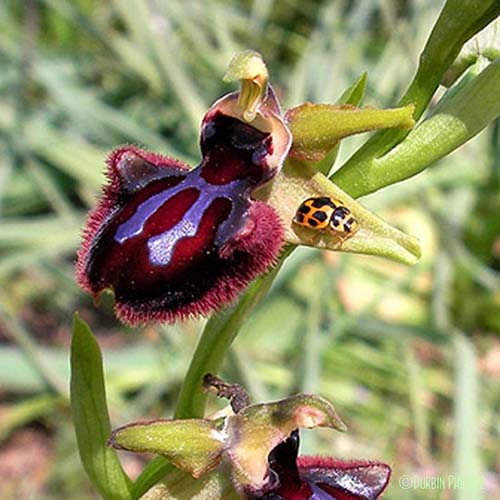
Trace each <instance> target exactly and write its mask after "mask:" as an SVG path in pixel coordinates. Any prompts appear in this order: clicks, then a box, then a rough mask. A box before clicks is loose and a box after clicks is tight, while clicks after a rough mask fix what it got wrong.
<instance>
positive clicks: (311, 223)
mask: <svg viewBox="0 0 500 500" xmlns="http://www.w3.org/2000/svg"><path fill="white" fill-rule="evenodd" d="M307 222H308V224H309V225H310V226H311V227H316V226H317V225H318V221H316V220H314V219H309V220H308V221H307Z"/></svg>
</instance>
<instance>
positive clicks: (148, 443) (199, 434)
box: [108, 419, 223, 478]
mask: <svg viewBox="0 0 500 500" xmlns="http://www.w3.org/2000/svg"><path fill="white" fill-rule="evenodd" d="M108 444H109V445H110V446H112V447H114V448H117V449H123V450H128V451H134V452H151V453H155V454H157V455H162V456H163V457H165V458H167V459H168V460H169V461H170V462H171V463H172V464H173V465H175V466H176V467H178V468H179V469H181V470H183V471H185V472H188V473H189V474H191V475H192V476H193V477H195V478H198V477H201V476H203V475H204V474H206V473H207V472H209V471H211V470H212V469H214V468H215V467H217V465H218V464H219V462H220V457H221V453H222V450H223V434H222V433H221V432H220V431H219V429H218V427H217V422H214V421H211V420H204V419H185V420H163V419H162V420H152V421H150V422H137V423H133V424H129V425H125V426H123V427H120V428H118V429H115V430H114V431H113V433H112V434H111V437H110V439H109V442H108Z"/></svg>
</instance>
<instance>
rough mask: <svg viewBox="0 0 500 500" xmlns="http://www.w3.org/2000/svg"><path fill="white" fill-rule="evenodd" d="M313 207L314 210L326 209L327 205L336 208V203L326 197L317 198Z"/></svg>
mask: <svg viewBox="0 0 500 500" xmlns="http://www.w3.org/2000/svg"><path fill="white" fill-rule="evenodd" d="M311 205H312V206H313V207H314V208H321V207H324V206H325V205H327V206H329V207H332V208H335V203H333V202H332V200H331V199H330V198H328V197H326V196H323V197H321V198H315V199H314V200H313V202H312V203H311Z"/></svg>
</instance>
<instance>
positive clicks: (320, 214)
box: [312, 210, 327, 222]
mask: <svg viewBox="0 0 500 500" xmlns="http://www.w3.org/2000/svg"><path fill="white" fill-rule="evenodd" d="M312 216H313V217H314V218H315V219H316V220H319V221H320V222H325V220H326V217H327V215H326V214H325V212H322V211H321V210H316V212H314V213H313V214H312Z"/></svg>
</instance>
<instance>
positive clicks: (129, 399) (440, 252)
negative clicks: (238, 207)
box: [0, 0, 500, 500]
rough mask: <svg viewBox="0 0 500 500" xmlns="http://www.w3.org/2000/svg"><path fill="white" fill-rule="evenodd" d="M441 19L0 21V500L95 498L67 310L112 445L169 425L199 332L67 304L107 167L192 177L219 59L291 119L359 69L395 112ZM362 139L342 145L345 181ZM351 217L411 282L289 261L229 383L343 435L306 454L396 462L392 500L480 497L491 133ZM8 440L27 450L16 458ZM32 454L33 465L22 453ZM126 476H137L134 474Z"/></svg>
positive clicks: (56, 5)
mask: <svg viewBox="0 0 500 500" xmlns="http://www.w3.org/2000/svg"><path fill="white" fill-rule="evenodd" d="M438 4H439V3H437V2H434V1H432V0H406V1H390V0H379V1H377V2H375V1H374V2H366V1H361V0H352V1H330V2H328V1H314V2H299V1H298V0H285V1H279V2H278V1H272V0H254V1H249V0H248V1H245V2H236V1H231V0H227V1H222V0H207V1H201V0H192V1H190V2H181V1H180V0H168V1H167V0H164V1H161V0H154V1H153V0H151V1H146V0H107V1H104V2H99V1H97V0H74V1H70V0H43V1H38V2H37V1H35V0H30V1H25V2H16V1H14V0H7V1H5V2H3V3H2V4H0V26H1V27H2V29H1V30H0V151H1V153H2V154H1V155H0V341H1V343H0V415H2V418H1V421H0V439H2V442H1V445H0V496H2V498H28V497H30V496H33V495H34V496H35V497H36V498H82V499H83V498H93V496H92V493H91V487H90V486H89V484H88V481H87V480H86V479H85V477H84V476H83V472H82V469H81V466H80V464H79V461H78V456H77V451H76V443H75V439H74V435H73V433H72V430H71V423H70V417H69V410H68V402H67V398H66V396H67V394H66V390H67V383H68V367H67V363H68V344H69V332H70V324H71V315H72V312H73V310H74V309H78V310H80V311H81V314H82V316H83V317H84V318H85V319H87V320H88V321H89V323H90V324H91V326H92V327H93V329H94V331H95V332H96V333H97V335H98V337H99V340H100V341H101V344H102V346H103V348H104V350H105V353H104V360H105V366H106V376H107V384H108V398H109V401H110V407H111V411H112V415H111V417H112V423H113V425H115V426H117V425H120V424H122V423H123V422H126V421H129V420H131V419H133V418H137V417H145V416H154V415H170V414H171V411H172V408H173V404H174V403H175V399H176V395H177V392H178V389H179V386H180V382H181V380H182V377H183V373H184V371H185V369H186V368H187V363H188V361H189V358H190V354H191V352H192V350H193V348H194V345H195V343H196V339H197V336H198V334H199V332H200V329H201V326H202V323H203V321H200V322H194V321H191V322H188V323H186V324H183V325H176V326H173V327H162V328H159V327H158V328H153V327H149V328H147V329H145V330H144V331H136V330H135V331H132V330H129V329H126V328H124V327H122V326H121V325H119V324H118V323H117V322H116V321H115V320H114V318H113V315H112V303H111V301H110V300H109V298H104V299H103V301H102V304H101V306H100V307H99V308H97V309H96V308H95V307H94V306H93V304H92V302H91V299H90V298H89V297H87V296H85V295H84V294H83V293H82V292H80V291H79V290H78V288H77V287H76V285H75V284H74V281H73V261H74V251H75V249H76V247H77V245H78V241H79V231H80V228H81V227H82V225H83V221H84V218H85V214H86V211H87V210H88V209H89V208H90V207H92V206H93V205H94V203H95V200H96V195H97V193H98V192H99V189H100V185H101V183H102V181H103V170H104V163H103V160H104V158H105V156H106V154H107V152H108V151H109V150H110V149H112V148H114V147H116V146H117V145H119V144H122V143H125V142H129V143H135V144H140V145H142V146H145V147H147V148H151V149H154V150H156V151H158V152H161V153H164V154H170V155H173V156H177V157H180V158H182V159H184V160H186V161H188V162H190V163H191V164H193V165H194V164H196V162H197V159H198V157H199V156H198V147H197V141H198V127H199V123H200V120H201V118H202V116H203V114H204V111H205V110H206V109H207V107H208V106H209V104H210V103H211V102H212V101H214V100H215V99H216V98H217V97H218V96H220V95H222V94H223V93H224V92H226V91H228V90H230V89H231V87H229V86H227V85H224V84H223V83H222V80H221V77H222V75H223V73H224V71H225V67H226V64H227V62H228V61H229V59H230V57H231V56H232V55H233V53H234V52H235V51H237V50H241V49H245V48H253V49H255V50H258V51H260V52H262V53H263V55H264V57H265V59H266V61H267V63H268V66H269V68H270V71H271V76H272V80H273V82H274V83H275V86H276V87H277V89H278V92H279V93H280V95H281V96H282V98H283V102H284V103H285V105H286V106H291V105H295V104H298V103H301V102H303V101H305V100H310V101H315V102H328V101H334V100H335V99H336V97H338V95H339V94H340V93H341V92H342V90H343V89H344V88H345V87H347V86H348V85H349V84H350V83H352V81H353V80H354V79H355V78H357V77H358V76H359V75H360V74H361V73H362V72H364V71H367V72H368V89H367V97H366V99H365V104H370V105H376V106H384V105H391V104H394V102H395V101H396V100H397V97H398V96H399V95H400V94H401V93H402V91H403V90H404V88H405V85H406V84H407V82H408V81H409V79H410V77H411V76H412V72H413V71H414V69H415V67H416V62H417V59H418V53H419V51H420V50H421V48H422V47H423V44H424V42H425V39H426V36H427V34H428V32H429V30H430V28H431V26H432V23H433V22H434V20H435V19H436V17H437V13H438V11H439V7H440V5H438ZM363 140H365V137H364V136H363V137H357V138H353V139H349V140H348V141H345V143H343V144H342V147H341V151H340V157H339V162H338V164H341V163H342V161H343V160H344V159H346V158H347V157H348V156H349V155H350V154H351V153H352V152H353V151H354V150H355V148H356V147H357V146H359V144H360V143H361V141H363ZM362 201H363V203H365V204H366V205H367V206H369V207H370V208H372V209H374V210H377V211H378V212H380V213H381V214H382V215H383V216H384V217H385V218H386V219H387V220H389V221H390V222H392V223H394V224H396V225H399V226H400V227H402V228H403V229H405V230H406V231H407V232H409V233H411V234H414V235H416V236H418V237H419V238H420V239H421V242H422V247H423V258H422V260H421V262H420V263H419V264H418V265H417V266H415V267H413V268H406V267H404V266H401V265H397V264H394V263H390V262H387V261H383V260H381V259H376V258H370V257H361V256H340V255H338V254H321V253H319V252H315V251H311V250H309V249H300V250H298V251H296V252H295V253H294V254H293V256H292V257H291V258H290V259H289V260H288V261H287V263H286V265H285V267H284V269H283V270H282V271H281V273H280V275H279V277H278V279H277V281H276V283H275V285H274V286H273V288H272V290H271V292H270V294H269V296H268V297H267V298H266V300H265V301H264V302H263V304H262V305H261V306H260V307H259V309H258V310H257V312H256V313H255V314H254V316H253V317H252V319H251V320H250V321H248V322H247V324H246V325H245V327H244V329H243V331H242V332H241V334H240V335H239V337H238V339H237V341H236V343H235V345H234V348H233V351H232V353H231V356H230V358H229V359H228V361H227V363H226V367H225V373H224V375H225V376H226V377H227V378H228V379H230V380H234V381H239V382H240V383H243V384H244V385H245V386H246V387H248V388H249V389H250V390H251V392H252V396H253V397H254V399H255V400H265V399H271V398H278V397H282V396H284V395H287V394H290V393H293V392H296V391H311V392H319V393H321V394H322V395H324V396H326V397H328V398H329V399H331V400H332V402H333V403H334V404H335V405H336V406H337V408H338V410H339V412H340V414H341V415H342V416H343V418H344V420H345V421H346V422H347V424H348V426H349V429H350V430H349V432H348V433H347V434H344V435H339V434H332V433H331V432H322V431H320V432H317V431H316V432H315V433H305V434H304V436H305V439H304V442H303V451H304V452H320V453H328V454H333V455H337V456H341V457H346V458H348V457H365V458H372V459H377V458H379V459H383V460H385V461H387V462H389V463H391V464H392V465H393V466H394V479H393V483H392V486H391V489H390V490H389V491H388V493H387V495H386V498H388V499H401V500H404V499H419V498H426V499H441V498H457V499H465V498H470V496H468V493H467V491H466V489H461V490H457V491H428V490H421V491H419V490H414V489H413V490H406V491H405V490H403V489H401V488H400V487H399V486H398V478H399V477H400V476H401V475H403V474H409V475H411V476H415V477H421V476H423V475H433V476H437V475H440V476H448V475H449V474H456V475H457V476H461V477H467V476H468V475H470V474H471V473H472V472H474V474H475V475H480V477H481V478H482V479H483V481H484V485H485V486H486V487H487V490H486V492H489V496H494V494H496V492H498V489H499V488H500V479H499V470H498V467H499V464H498V442H499V441H498V440H499V434H500V429H499V428H498V421H499V420H498V409H499V407H500V394H499V392H498V377H499V375H500V341H499V333H500V319H499V318H500V275H499V270H500V238H499V234H500V217H499V216H498V214H499V213H500V127H499V125H498V123H496V124H495V125H494V126H492V127H491V128H489V129H487V130H485V131H484V132H483V133H482V134H480V136H479V137H477V138H476V139H475V140H474V141H473V142H472V143H470V144H467V145H466V146H465V147H463V148H461V150H459V151H457V152H456V153H454V154H453V155H451V156H450V157H449V158H447V159H445V160H443V161H441V162H440V164H439V165H438V166H437V167H435V168H433V169H431V170H429V171H427V172H424V173H423V174H421V175H419V176H418V177H416V178H413V179H411V180H409V181H407V182H405V183H402V184H398V185H395V186H391V187H389V188H386V189H384V190H382V191H381V192H378V193H376V194H373V195H371V196H369V197H366V198H364V199H363V200H362ZM23 433H32V434H33V435H34V436H35V438H34V439H32V440H30V441H29V442H28V444H26V443H25V441H23V440H22V436H23ZM32 434H29V435H30V436H31V435H32ZM38 441H39V442H41V443H43V444H44V446H43V449H44V450H45V453H44V454H43V453H41V452H39V453H38V455H37V451H36V448H35V445H36V443H37V442H38ZM19 443H24V445H20V444H19ZM30 446H33V448H31V447H30ZM12 456H14V457H17V460H18V461H19V462H20V464H19V466H18V467H17V468H16V467H15V466H14V465H15V460H14V465H12V458H9V457H12ZM37 457H39V458H37ZM124 460H125V465H126V467H127V468H128V470H130V471H131V473H135V474H137V472H138V470H139V467H140V463H139V462H138V461H137V460H136V459H133V458H131V457H130V456H124ZM25 462H29V464H26V463H25ZM21 477H22V478H23V481H22V482H20V478H21ZM76 491H78V493H75V492H76ZM485 497H486V494H485Z"/></svg>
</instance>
